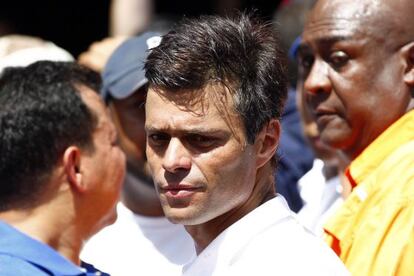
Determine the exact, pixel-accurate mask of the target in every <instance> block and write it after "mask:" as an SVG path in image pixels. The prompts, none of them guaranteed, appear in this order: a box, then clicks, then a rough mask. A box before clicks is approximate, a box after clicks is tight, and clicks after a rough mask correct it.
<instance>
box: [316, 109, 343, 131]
mask: <svg viewBox="0 0 414 276" xmlns="http://www.w3.org/2000/svg"><path fill="white" fill-rule="evenodd" d="M314 115H315V119H316V124H317V125H318V127H319V128H321V127H325V126H326V125H327V124H328V123H329V122H330V121H332V120H333V119H335V118H336V117H337V116H338V114H337V113H336V112H335V111H334V110H331V109H327V108H317V109H316V110H315V112H314Z"/></svg>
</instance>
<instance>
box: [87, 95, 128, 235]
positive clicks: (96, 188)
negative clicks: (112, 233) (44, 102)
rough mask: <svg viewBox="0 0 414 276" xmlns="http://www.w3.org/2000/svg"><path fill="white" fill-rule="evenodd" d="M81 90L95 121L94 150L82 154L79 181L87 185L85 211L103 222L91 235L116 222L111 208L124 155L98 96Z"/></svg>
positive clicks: (117, 195)
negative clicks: (81, 180)
mask: <svg viewBox="0 0 414 276" xmlns="http://www.w3.org/2000/svg"><path fill="white" fill-rule="evenodd" d="M82 89H83V90H85V91H83V93H82V94H81V95H82V99H83V100H84V101H85V103H86V104H87V105H88V106H89V107H90V108H91V110H93V112H94V113H95V114H96V116H97V118H98V124H97V127H96V130H95V132H94V134H93V142H94V147H95V150H94V151H93V152H92V153H91V154H85V157H84V159H83V165H84V167H85V169H84V170H83V171H82V172H83V174H84V176H83V179H84V180H85V181H88V183H91V189H90V191H89V192H88V197H89V200H88V202H89V205H90V206H93V207H89V208H90V209H91V210H93V214H94V216H96V217H98V218H99V217H102V218H103V219H100V223H98V225H97V227H96V228H97V229H96V230H94V231H93V232H96V231H98V230H99V229H100V228H102V227H103V226H105V225H107V224H111V223H113V222H114V221H115V219H116V210H115V206H116V203H117V201H118V199H119V196H120V191H121V187H122V183H123V180H124V176H125V154H124V153H123V152H122V150H121V148H120V147H119V145H118V137H117V131H116V129H115V126H114V124H113V122H112V120H111V118H110V116H109V112H108V110H107V108H106V107H105V106H104V104H103V102H102V101H101V99H100V98H99V95H98V94H97V93H96V92H93V91H91V90H89V89H88V88H86V87H83V88H82ZM92 234H93V233H92Z"/></svg>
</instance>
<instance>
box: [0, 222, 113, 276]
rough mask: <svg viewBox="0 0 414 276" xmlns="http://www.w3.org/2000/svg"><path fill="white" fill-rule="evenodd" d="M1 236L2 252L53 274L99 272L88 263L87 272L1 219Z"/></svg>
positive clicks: (71, 274) (0, 251)
mask: <svg viewBox="0 0 414 276" xmlns="http://www.w3.org/2000/svg"><path fill="white" fill-rule="evenodd" d="M0 237H1V239H0V254H4V255H8V256H12V257H15V258H19V259H21V260H24V261H26V262H28V263H31V264H33V265H35V266H38V267H41V268H43V269H45V270H46V271H49V272H51V273H52V274H53V275H68V276H77V275H94V273H95V272H97V270H95V269H94V268H93V266H91V265H87V264H86V265H85V268H86V269H87V270H89V271H88V273H87V272H85V271H84V269H83V268H81V267H78V266H76V265H75V264H73V263H71V262H70V261H69V260H67V259H66V258H64V257H63V256H62V255H60V254H59V253H58V252H57V251H56V250H54V249H53V248H51V247H50V246H48V245H47V244H44V243H41V242H39V241H37V240H35V239H32V238H31V237H29V236H27V235H26V234H24V233H22V232H20V231H18V230H17V229H16V228H14V227H12V226H10V225H9V224H7V223H5V222H2V221H1V220H0ZM91 270H92V271H91ZM89 273H91V274H89ZM102 275H105V274H102Z"/></svg>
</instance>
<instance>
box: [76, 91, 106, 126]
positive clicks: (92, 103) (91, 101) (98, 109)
mask: <svg viewBox="0 0 414 276" xmlns="http://www.w3.org/2000/svg"><path fill="white" fill-rule="evenodd" d="M79 91H80V92H81V93H80V96H81V98H82V101H83V102H84V103H85V104H86V105H87V106H88V108H89V109H90V110H91V111H92V112H93V113H94V115H95V116H96V117H97V119H98V124H97V129H98V130H102V129H103V130H109V131H113V129H112V128H113V126H112V122H111V119H110V117H109V113H108V110H107V108H106V106H105V104H104V102H103V101H102V99H101V98H100V97H99V95H98V94H97V93H96V92H95V91H93V90H92V89H90V88H89V87H86V86H81V87H79Z"/></svg>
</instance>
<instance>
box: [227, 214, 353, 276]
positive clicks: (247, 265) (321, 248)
mask: <svg viewBox="0 0 414 276" xmlns="http://www.w3.org/2000/svg"><path fill="white" fill-rule="evenodd" d="M236 259H237V260H236ZM233 261H235V262H234V270H235V271H240V272H242V271H241V270H249V269H251V270H252V271H255V273H256V274H257V275H274V273H277V274H281V275H349V274H348V272H347V270H346V269H345V267H344V265H343V263H342V262H341V261H340V260H339V258H338V257H337V256H336V255H335V253H334V252H333V251H332V250H331V249H330V248H329V247H328V246H327V245H326V244H325V243H324V242H323V241H322V240H321V239H319V238H317V237H315V236H314V235H313V234H311V233H310V231H308V230H306V229H305V228H304V227H303V226H301V225H300V224H299V223H298V222H297V221H296V220H295V219H293V218H292V219H288V220H286V221H285V222H283V223H280V224H277V225H274V226H272V227H269V228H268V229H266V230H265V231H263V232H262V233H260V234H258V235H257V236H256V237H254V239H252V240H251V242H250V243H249V244H248V245H247V246H246V247H245V248H244V249H243V252H241V253H240V254H238V256H237V258H234V260H233ZM232 275H233V274H232Z"/></svg>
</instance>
